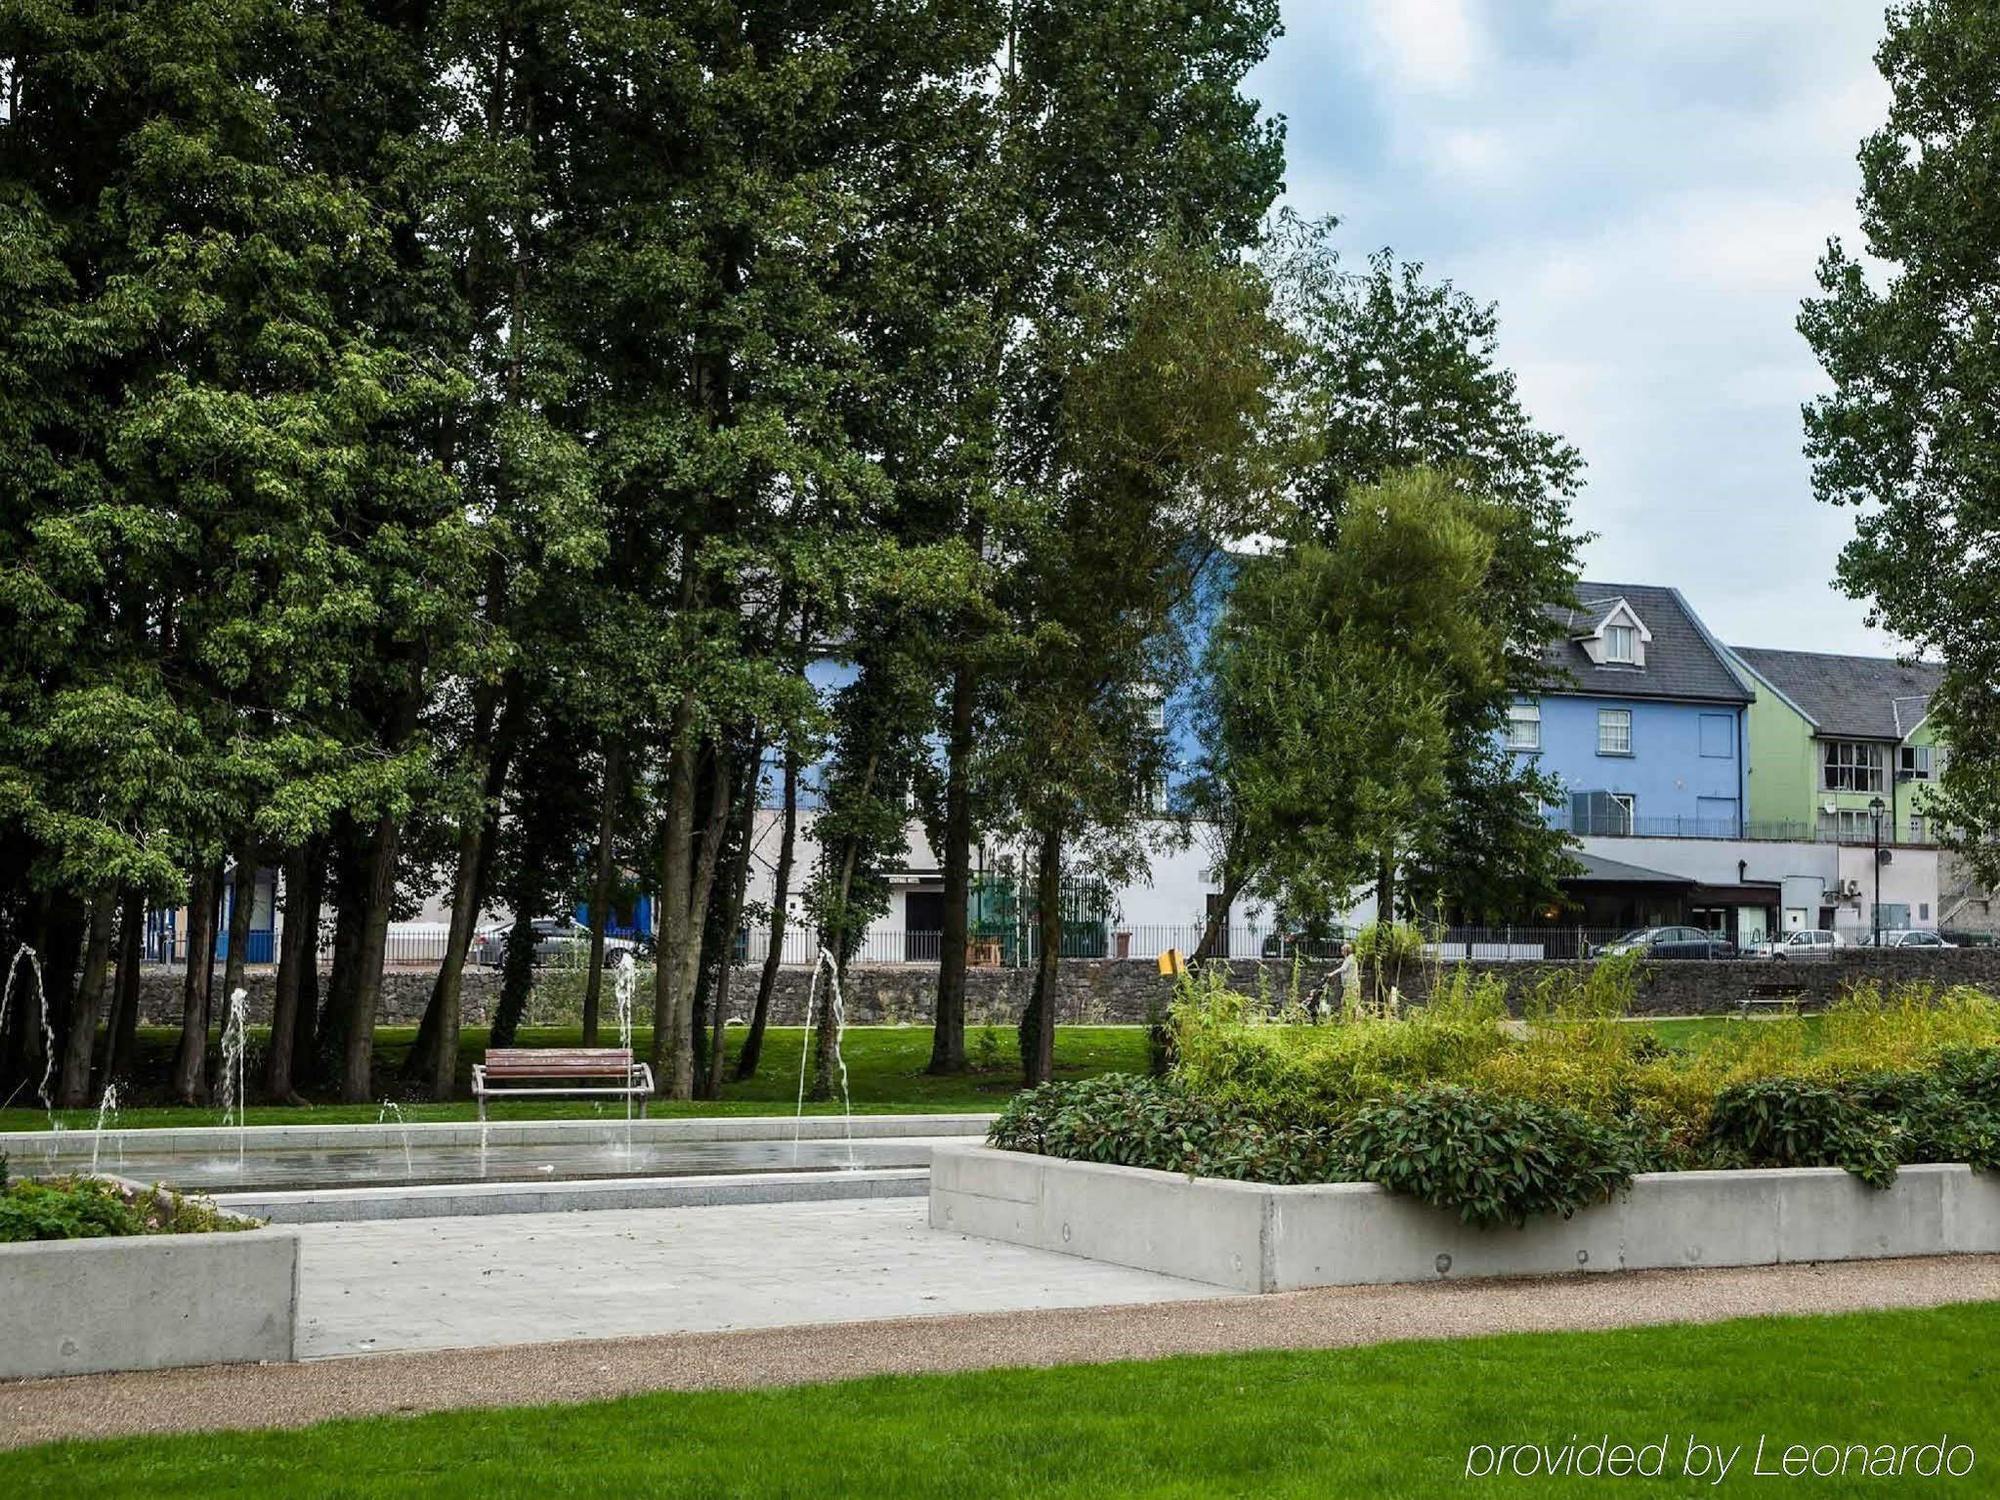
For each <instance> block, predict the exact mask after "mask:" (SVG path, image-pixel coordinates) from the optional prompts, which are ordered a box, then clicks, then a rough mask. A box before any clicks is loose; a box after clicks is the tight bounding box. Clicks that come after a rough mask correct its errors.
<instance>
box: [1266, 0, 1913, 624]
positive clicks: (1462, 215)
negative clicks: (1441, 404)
mask: <svg viewBox="0 0 2000 1500" xmlns="http://www.w3.org/2000/svg"><path fill="white" fill-rule="evenodd" d="M1285 25H1286V35H1285V36H1284V37H1283V38H1281V39H1280V41H1279V42H1278V44H1277V47H1276V48H1275V50H1274V52H1273V55H1272V57H1271V58H1270V60H1269V61H1268V62H1267V63H1266V64H1265V66H1264V67H1263V68H1261V69H1260V70H1259V71H1258V73H1257V74H1256V75H1255V76H1254V77H1253V78H1252V80H1251V89H1252V91H1253V92H1254V93H1255V94H1256V95H1257V96H1258V97H1259V98H1261V99H1262V100H1263V101H1264V102H1265V104H1266V105H1267V106H1268V107H1269V108H1271V109H1273V110H1276V111H1279V112H1281V113H1283V114H1284V115H1285V116H1286V118H1287V119H1288V121H1289V122H1290V123H1289V131H1290V136H1289V158H1290V165H1289V173H1288V178H1289V202H1290V203H1291V205H1292V206H1293V207H1294V208H1296V209H1298V210H1300V211H1301V212H1303V213H1308V214H1313V215H1319V214H1327V213H1331V214H1336V215H1338V216H1339V218H1340V220H1341V230H1340V233H1339V236H1338V242H1339V243H1340V245H1341V246H1342V247H1343V251H1344V253H1346V254H1347V255H1348V256H1350V257H1351V258H1353V259H1354V260H1356V261H1358V260H1359V259H1360V258H1361V257H1362V256H1364V255H1366V253H1367V252H1368V251H1370V250H1371V249H1374V248H1377V247H1379V246H1383V245H1388V246H1392V247H1393V248H1394V249H1395V251H1396V253H1397V254H1398V255H1399V256H1401V257H1403V258H1406V259H1411V260H1419V261H1422V262H1423V263H1424V264H1425V266H1426V267H1427V268H1428V270H1429V271H1430V272H1431V273H1432V274H1433V275H1435V276H1442V277H1448V278H1449V279H1450V280H1451V281H1453V282H1454V283H1456V284H1457V285H1458V286H1459V287H1460V288H1461V289H1463V290H1464V291H1466V292H1469V293H1471V294H1473V295H1474V296H1477V297H1479V298H1480V299H1481V300H1484V301H1494V302H1497V303H1498V304H1499V307H1500V334H1501V352H1502V357H1503V358H1504V359H1505V360H1506V362H1507V363H1508V364H1510V365H1511V366H1512V367H1513V368H1514V369H1515V370H1516V371H1517V372H1518V373H1519V375H1520V379H1521V389H1522V394H1523V397H1524V399H1525V401H1526V403H1527V405H1528V408H1529V410H1530V411H1531V412H1532V413H1533V415H1534V417H1535V418H1536V420H1537V421H1538V422H1540V423H1541V424H1543V425H1544V426H1548V427H1551V428H1554V429H1555V430H1557V431H1559V432H1561V433H1562V434H1564V435H1565V436H1566V437H1568V438H1569V439H1570V440H1571V441H1572V442H1574V443H1575V444H1576V445H1577V446H1578V447H1579V448H1580V449H1581V450H1582V452H1583V455H1584V458H1585V459H1586V461H1587V462H1588V464H1589V471H1588V473H1587V475H1586V488H1585V489H1584V492H1583V494H1582V497H1581V499H1580V502H1579V504H1578V507H1577V519H1578V521H1579V522H1580V524H1581V525H1582V526H1583V527H1584V528H1585V529H1587V530H1590V531H1594V532H1596V533H1598V536H1597V539H1596V540H1595V541H1593V542H1592V543H1591V544H1590V546H1589V547H1588V548H1587V550H1586V552H1585V554H1584V564H1585V575H1586V576H1587V577H1589V578H1592V579H1596V580H1605V581H1613V582H1629V583H1657V584H1671V585H1674V586H1676V587H1678V588H1679V589H1680V590H1681V591H1682V593H1683V594H1685V595H1686V596H1687V598H1688V600H1689V602H1690V603H1692V604H1693V606H1694V607H1695V609H1696V611H1697V612H1698V613H1700V614H1701V615H1702V617H1703V618H1704V619H1705V620H1706V621H1707V622H1708V623H1709V625H1710V626H1711V627H1712V628H1714V629H1715V630H1716V631H1717V632H1718V633H1719V634H1720V635H1721V636H1722V637H1723V639H1725V640H1727V641H1731V642H1734V643H1737V644H1743V645H1762V646H1779V647H1788V648H1791V649H1794V650H1808V651H1811V650H1818V651H1861V652H1873V651H1887V650H1891V649H1893V642H1891V641H1890V640H1889V639H1888V638H1887V637H1886V636H1884V635H1881V634H1880V633H1878V632H1875V631H1872V630H1870V629H1869V628H1868V627H1867V626H1866V624H1865V623H1864V619H1863V617H1864V613H1865V611H1864V608H1863V606H1862V604H1860V603H1859V602H1857V601H1855V600H1852V599H1849V598H1847V597H1846V596H1845V595H1844V594H1842V593H1840V592H1839V591H1837V590H1836V589H1835V588H1834V587H1833V584H1832V576H1833V565H1834V560H1835V557H1836V555H1837V554H1838V552H1839V550H1840V545H1841V543H1842V542H1843V541H1844V540H1845V538H1846V537H1847V536H1848V535H1849V533H1850V532H1851V530H1852V526H1853V516H1852V513H1851V512H1848V511H1841V510H1836V509H1834V508H1832V507H1830V506H1824V505H1821V504H1820V503H1819V502H1817V501H1816V500H1814V498H1813V496H1812V490H1811V486H1810V483H1809V481H1808V476H1807V469H1806V462H1805V458H1804V456H1803V453H1802V451H1801V430H1800V420H1799V406H1800V404H1801V402H1803V401H1804V400H1805V399H1806V398H1807V397H1808V396H1810V395H1812V394H1813V393H1814V392H1816V391H1817V390H1818V389H1820V387H1821V385H1822V383H1823V377H1822V375H1821V373H1820V370H1819V367H1818V365H1817V364H1816V362H1815V361H1814V359H1813V356H1812V352H1811V351H1810V350H1809V349H1808V348H1807V347H1806V344H1805V341H1804V340H1803V339H1802V338H1800V336H1799V334H1798V332H1797V331H1796V329H1795V327H1794V321H1795V319H1796V318H1797V316H1798V307H1799V301H1800V299H1801V298H1802V297H1804V296H1806V295H1807V294H1809V293H1810V292H1811V291H1812V290H1813V286H1814V282H1813V268H1814V265H1815V263H1816V261H1817V259H1818V257H1819V253H1820V250H1821V248H1822V247H1823V245H1824V244H1825V241H1826V239H1827V237H1828V236H1829V235H1833V234H1837V235H1840V236H1841V237H1842V238H1843V239H1845V240H1847V241H1848V242H1849V243H1850V244H1853V243H1856V242H1857V232H1856V215H1855V208H1854V198H1855V193H1856V191H1857V189H1858V186H1859V182H1860V175H1859V171H1858V169H1857V168H1856V166H1855V160H1854V158H1855V151H1856V148H1857V147H1858V146H1859V144H1860V141H1861V137H1862V136H1863V135H1864V134H1866V133H1867V132H1868V131H1869V130H1871V129H1873V128H1875V127H1876V126H1877V125H1879V124H1880V123H1881V121H1882V118H1883V115H1884V113H1885V111H1886V108H1887V99H1888V91H1887V86H1886V85H1885V84H1884V83H1883V82H1882V79H1881V77H1880V75H1879V74H1877V73H1876V71H1875V67H1874V62H1873V58H1874V52H1875V47H1876V44H1877V42H1878V41H1879V39H1880V36H1881V32H1882V27H1883V20H1882V6H1881V4H1880V3H1878V0H1756V3H1755V4H1747V5H1746V4H1744V3H1743V0H1644V3H1625V0H1493V3H1486V0H1286V3H1285Z"/></svg>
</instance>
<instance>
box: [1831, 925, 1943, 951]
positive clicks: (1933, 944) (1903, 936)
mask: <svg viewBox="0 0 2000 1500" xmlns="http://www.w3.org/2000/svg"><path fill="white" fill-rule="evenodd" d="M1854 946H1855V947H1857V948H1873V947H1875V946H1876V942H1875V934H1874V933H1872V932H1868V933H1863V934H1862V935H1861V936H1860V937H1858V938H1856V939H1855V940H1854ZM1880 946H1882V947H1884V948H1956V947H1957V946H1958V944H1956V943H1948V942H1946V941H1945V940H1944V939H1943V938H1941V937H1939V936H1938V935H1937V934H1936V933H1935V932H1928V931H1925V930H1924V929H1923V928H1921V927H1897V928H1891V929H1888V930H1886V931H1884V932H1883V934H1882V942H1881V945H1880Z"/></svg>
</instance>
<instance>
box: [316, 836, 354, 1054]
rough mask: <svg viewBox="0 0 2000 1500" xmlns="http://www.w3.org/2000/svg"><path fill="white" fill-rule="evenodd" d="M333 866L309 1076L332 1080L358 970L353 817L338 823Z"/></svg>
mask: <svg viewBox="0 0 2000 1500" xmlns="http://www.w3.org/2000/svg"><path fill="white" fill-rule="evenodd" d="M335 826H336V834H335V845H334V868H333V901H334V912H333V967H332V969H331V970H330V971H329V972H328V974H327V976H326V1002H325V1004H323V1005H322V1006H321V1007H320V1012H319V1021H318V1025H317V1026H316V1027H315V1029H314V1048H313V1068H312V1076H314V1077H316V1078H318V1079H320V1080H322V1081H332V1080H334V1079H336V1078H337V1077H338V1076H339V1073H340V1069H341V1058H342V1056H343V1054H344V1052H345V1050H346V1045H347V1043H346V1038H347V1022H348V1019H349V1017H350V1016H351V1015H352V1014H353V1011H354V1001H353V995H354V986H355V984H356V982H357V978H358V975H359V974H360V955H361V922H362V917H363V915H364V913H363V905H364V903H363V901H362V896H361V889H362V851H361V847H360V840H359V837H358V835H357V834H356V832H355V828H354V821H353V819H352V818H349V817H347V816H345V815H343V816H342V817H341V818H340V819H339V820H338V822H337V824H336V825H335Z"/></svg>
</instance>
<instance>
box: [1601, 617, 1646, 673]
mask: <svg viewBox="0 0 2000 1500" xmlns="http://www.w3.org/2000/svg"><path fill="white" fill-rule="evenodd" d="M1638 655H1639V632H1638V631H1637V630H1636V629H1634V628H1633V627H1632V626H1630V625H1607V626H1605V627H1604V659H1605V660H1606V661H1615V662H1623V663H1625V664H1626V665H1627V666H1630V665H1631V664H1632V663H1633V662H1634V661H1636V660H1637V659H1638Z"/></svg>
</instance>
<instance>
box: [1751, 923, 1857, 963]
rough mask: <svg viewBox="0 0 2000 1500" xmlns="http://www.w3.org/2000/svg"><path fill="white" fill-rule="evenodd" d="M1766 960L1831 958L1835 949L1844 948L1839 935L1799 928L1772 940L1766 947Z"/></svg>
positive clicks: (1828, 930) (1818, 929) (1829, 931)
mask: <svg viewBox="0 0 2000 1500" xmlns="http://www.w3.org/2000/svg"><path fill="white" fill-rule="evenodd" d="M1767 946H1768V947H1769V948H1770V952H1769V953H1768V954H1766V955H1765V956H1766V957H1768V958H1787V959H1793V960H1799V959H1815V958H1832V957H1833V953H1834V950H1835V949H1836V948H1842V947H1845V946H1846V944H1845V943H1843V942H1842V941H1841V937H1840V934H1839V933H1837V932H1834V931H1831V930H1830V929H1828V928H1825V927H1801V928H1799V929H1798V930H1797V931H1796V932H1788V933H1785V934H1784V935H1783V936H1782V937H1778V938H1774V939H1772V941H1771V942H1770V943H1769V944H1768V945H1767Z"/></svg>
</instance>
